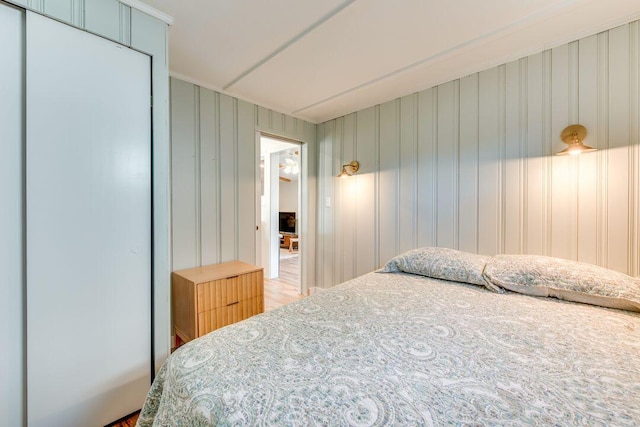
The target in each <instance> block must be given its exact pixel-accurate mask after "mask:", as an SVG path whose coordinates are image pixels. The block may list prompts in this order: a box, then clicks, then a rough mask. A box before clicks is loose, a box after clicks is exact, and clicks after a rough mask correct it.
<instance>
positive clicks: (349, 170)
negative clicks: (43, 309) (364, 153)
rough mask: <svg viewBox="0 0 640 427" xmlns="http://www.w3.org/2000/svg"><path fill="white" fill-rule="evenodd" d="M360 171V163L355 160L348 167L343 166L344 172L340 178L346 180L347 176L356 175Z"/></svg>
mask: <svg viewBox="0 0 640 427" xmlns="http://www.w3.org/2000/svg"><path fill="white" fill-rule="evenodd" d="M358 169H360V163H358V161H357V160H354V161H352V162H350V163H347V164H346V165H342V172H340V174H339V175H338V178H345V177H347V176H351V175H355V173H356V172H358Z"/></svg>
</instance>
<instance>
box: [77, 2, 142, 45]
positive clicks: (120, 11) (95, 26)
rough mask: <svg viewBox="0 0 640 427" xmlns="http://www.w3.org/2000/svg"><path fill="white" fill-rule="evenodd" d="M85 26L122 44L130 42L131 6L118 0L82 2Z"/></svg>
mask: <svg viewBox="0 0 640 427" xmlns="http://www.w3.org/2000/svg"><path fill="white" fill-rule="evenodd" d="M84 3H85V4H84V21H85V28H86V29H87V30H88V31H91V32H92V33H95V34H98V35H101V36H103V37H106V38H109V39H111V40H116V41H119V42H120V43H122V44H124V45H129V44H131V26H130V24H131V8H130V7H129V6H127V5H124V4H122V3H120V2H119V1H118V0H91V1H87V0H85V2H84Z"/></svg>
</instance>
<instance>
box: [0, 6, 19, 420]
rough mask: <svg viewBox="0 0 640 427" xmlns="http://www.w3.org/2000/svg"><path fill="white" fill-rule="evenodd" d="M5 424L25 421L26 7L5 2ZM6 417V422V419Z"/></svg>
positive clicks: (1, 407)
mask: <svg viewBox="0 0 640 427" xmlns="http://www.w3.org/2000/svg"><path fill="white" fill-rule="evenodd" d="M0 40H2V48H0V82H2V84H0V149H1V151H0V198H1V200H2V203H0V334H1V336H2V337H3V341H4V345H3V346H2V352H1V353H0V414H1V415H0V425H7V426H21V425H23V419H22V418H23V408H24V404H23V399H22V397H23V392H24V387H23V372H24V362H23V359H24V353H23V347H24V346H23V339H24V334H23V332H24V330H23V320H22V319H23V313H24V311H23V307H24V298H23V285H24V277H23V266H24V263H23V259H22V258H23V257H22V255H23V247H24V242H23V231H24V222H23V214H24V211H23V194H24V187H23V173H24V166H23V165H24V157H23V144H24V66H23V58H24V11H21V10H19V9H16V8H13V7H11V6H7V5H4V4H2V3H1V2H0ZM3 423H6V424H3Z"/></svg>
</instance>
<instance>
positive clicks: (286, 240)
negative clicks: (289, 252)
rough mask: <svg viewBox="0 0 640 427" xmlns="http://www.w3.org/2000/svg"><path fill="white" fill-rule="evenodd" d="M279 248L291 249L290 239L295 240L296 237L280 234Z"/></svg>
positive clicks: (290, 234)
mask: <svg viewBox="0 0 640 427" xmlns="http://www.w3.org/2000/svg"><path fill="white" fill-rule="evenodd" d="M280 236H281V237H280V247H281V248H284V249H289V248H290V247H291V239H297V238H298V235H297V234H293V233H282V232H281V233H280Z"/></svg>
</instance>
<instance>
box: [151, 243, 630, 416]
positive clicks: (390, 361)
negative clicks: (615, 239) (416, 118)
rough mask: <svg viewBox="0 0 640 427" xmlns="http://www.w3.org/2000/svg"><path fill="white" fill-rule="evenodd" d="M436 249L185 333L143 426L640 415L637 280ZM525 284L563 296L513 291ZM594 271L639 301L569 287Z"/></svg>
mask: <svg viewBox="0 0 640 427" xmlns="http://www.w3.org/2000/svg"><path fill="white" fill-rule="evenodd" d="M437 251H439V252H437V253H436V256H435V257H434V256H431V258H429V255H427V256H424V250H423V251H422V253H421V254H422V255H420V256H417V257H416V256H415V255H414V256H413V257H412V256H409V257H406V256H405V258H404V261H403V260H402V258H400V261H397V262H396V263H395V264H394V265H391V266H390V264H388V265H387V266H386V267H385V270H386V271H388V273H386V274H383V273H380V272H373V273H369V274H366V275H364V276H361V277H358V278H356V279H353V280H350V281H348V282H345V283H343V284H341V285H338V286H336V287H334V288H331V289H329V290H326V291H323V292H320V293H317V294H315V295H313V296H311V297H308V298H306V299H303V300H300V301H298V302H295V303H292V304H289V305H286V306H283V307H280V308H278V309H275V310H273V311H271V312H268V313H264V314H261V315H258V316H254V317H252V318H250V319H248V320H245V321H243V322H240V323H237V324H234V325H231V326H228V327H225V328H223V329H220V330H217V331H214V332H212V333H210V334H208V335H206V336H204V337H202V338H199V339H197V340H195V341H192V342H190V343H188V344H186V345H184V346H183V347H181V348H179V349H178V350H177V351H176V352H175V353H174V354H172V355H171V357H170V358H169V359H168V360H167V361H166V362H165V364H164V365H163V366H162V368H161V369H160V371H159V372H158V375H157V377H156V379H155V381H154V383H153V385H152V388H151V390H150V391H149V394H148V397H147V400H146V402H145V405H144V407H143V410H142V412H141V415H140V418H139V421H138V423H139V425H140V426H148V425H156V426H176V425H185V426H199V425H238V426H240V425H242V426H244V425H288V426H297V425H300V426H307V425H318V426H329V425H330V426H339V425H350V426H382V425H403V426H404V425H415V426H422V425H424V426H441V425H513V426H518V425H523V426H524V425H544V426H549V425H559V426H564V425H576V426H581V425H588V426H597V425H602V426H612V425H615V426H637V425H640V313H638V312H636V311H629V310H628V309H631V310H633V309H634V307H637V308H638V309H639V310H640V282H638V279H634V278H630V277H629V276H625V275H622V276H624V280H626V282H624V283H623V284H621V282H620V280H622V279H618V276H616V274H620V273H614V272H609V271H608V270H606V271H605V272H604V274H606V279H607V280H608V282H607V283H604V284H603V283H602V280H601V279H600V278H598V277H597V275H596V279H595V282H594V280H591V282H592V283H591V285H589V284H588V283H586V284H585V283H584V280H582V281H580V280H578V283H577V284H576V282H575V281H574V282H571V281H570V280H565V278H561V279H558V278H557V277H551V276H554V274H555V275H557V274H559V273H558V271H559V270H562V269H559V270H558V269H556V270H558V271H552V274H550V273H549V268H548V265H547V266H545V265H544V262H546V258H545V259H544V260H543V261H544V262H543V265H542V267H540V266H538V267H537V268H538V270H540V271H542V275H543V276H544V277H542V278H540V277H538V276H536V275H535V274H534V275H532V273H531V272H530V271H529V270H528V269H530V267H531V262H530V260H529V259H526V258H523V259H522V260H521V261H520V263H519V264H518V263H515V264H517V265H519V266H520V267H519V268H520V270H518V267H516V270H517V271H516V272H515V273H514V271H513V270H509V271H507V272H504V271H500V269H501V268H502V269H503V270H504V269H505V266H506V268H509V269H510V268H512V266H513V265H514V262H513V260H509V259H507V260H506V261H504V262H503V263H502V264H501V266H500V265H499V266H498V267H496V265H495V262H493V259H494V257H480V256H476V255H469V254H465V255H463V256H462V258H463V259H462V261H460V260H456V259H455V258H456V256H459V254H453V252H451V253H450V255H448V258H447V261H445V262H444V267H442V265H443V262H442V261H441V260H439V259H441V258H442V257H443V255H442V251H441V250H437ZM451 254H453V255H451ZM421 257H422V258H421ZM465 257H467V258H468V257H475V258H473V259H472V261H471V262H467V261H465V259H464V258H465ZM434 258H437V259H436V261H433V259H434ZM539 258H540V259H543V258H544V257H539ZM407 259H408V260H409V261H407ZM416 260H417V261H416ZM478 260H480V261H478ZM476 261H477V262H476ZM430 262H431V264H429V263H430ZM465 262H466V264H465ZM412 263H414V264H419V265H418V266H417V267H416V266H415V265H412ZM438 263H440V267H438ZM492 263H493V264H494V265H493V272H494V275H493V277H490V268H489V267H490V266H491V264H492ZM425 264H426V265H427V267H425ZM576 264H577V263H576ZM434 265H435V267H434ZM563 265H564V264H563ZM572 268H573V267H572ZM478 269H479V270H478ZM522 269H525V271H524V272H523V271H522ZM418 270H419V271H418ZM435 270H437V271H435ZM574 270H575V268H574V269H573V270H572V269H569V270H568V271H561V272H560V273H561V274H563V275H568V276H571V275H572V274H573V275H574V276H575V275H576V274H578V275H584V268H583V267H581V266H578V267H577V270H579V271H578V272H576V271H574ZM601 270H604V269H601ZM406 271H410V272H411V273H407V272H406ZM416 271H417V274H412V273H416ZM434 271H435V273H434ZM540 271H537V273H536V274H538V273H540ZM496 272H497V274H495V273H496ZM600 273H602V272H600ZM523 275H524V279H522V277H523ZM474 276H475V277H474ZM437 277H440V278H437ZM550 277H551V279H553V280H550ZM576 277H577V276H576ZM576 277H573V279H576ZM446 278H449V279H453V280H446ZM505 278H506V279H505ZM518 278H520V279H522V280H524V281H521V283H520V284H513V283H511V286H510V283H509V281H510V280H512V281H513V280H517V279H518ZM627 278H628V279H627ZM578 279H581V277H578ZM563 280H565V281H568V282H571V287H572V289H570V290H567V289H565V291H568V292H569V293H568V294H565V295H562V294H561V293H560V294H558V292H559V291H558V290H557V289H556V290H555V291H553V290H552V291H549V290H548V289H547V290H546V291H544V290H541V288H544V287H547V288H553V287H554V286H555V285H554V283H558V282H562V281H563ZM607 280H605V281H607ZM523 283H524V284H525V285H527V286H528V287H529V288H531V289H533V288H535V290H534V291H532V292H530V293H531V294H532V295H538V294H541V293H544V292H547V294H550V296H555V297H556V298H546V297H539V296H538V297H536V296H530V295H523V294H522V293H516V292H513V291H512V290H509V287H517V286H525V285H523ZM593 283H595V286H594V285H593ZM622 285H624V286H622ZM585 286H592V287H595V288H599V289H598V290H597V292H596V293H597V294H598V295H595V296H594V295H592V294H590V295H587V296H588V299H593V298H594V297H595V298H596V299H598V297H602V298H604V299H605V304H604V305H609V306H616V307H619V306H620V304H622V306H623V307H624V308H627V309H624V310H623V309H619V308H609V307H601V306H595V305H590V304H585V303H580V302H572V301H564V300H562V299H559V298H564V299H566V298H567V295H569V297H570V296H571V295H572V293H584V292H581V291H578V290H576V289H577V288H580V287H585ZM612 286H613V288H612ZM525 287H526V286H525ZM559 287H560V288H562V286H559ZM620 287H623V288H624V289H622V291H621V290H620V289H619V288H620ZM519 291H521V290H519ZM554 292H555V294H554ZM587 293H588V292H587ZM583 297H584V295H583ZM578 299H579V298H578ZM625 304H627V305H626V306H625Z"/></svg>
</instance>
